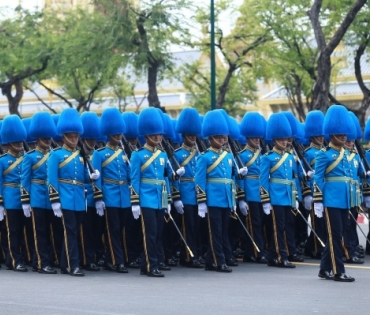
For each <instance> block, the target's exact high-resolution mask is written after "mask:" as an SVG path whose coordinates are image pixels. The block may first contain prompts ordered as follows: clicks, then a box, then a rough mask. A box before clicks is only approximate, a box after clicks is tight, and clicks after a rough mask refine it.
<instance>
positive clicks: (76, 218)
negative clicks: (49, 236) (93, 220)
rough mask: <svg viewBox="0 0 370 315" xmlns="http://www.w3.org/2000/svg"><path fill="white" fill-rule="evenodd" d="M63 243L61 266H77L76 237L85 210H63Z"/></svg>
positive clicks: (71, 267)
mask: <svg viewBox="0 0 370 315" xmlns="http://www.w3.org/2000/svg"><path fill="white" fill-rule="evenodd" d="M62 212H63V216H62V222H63V228H64V243H63V249H62V258H61V262H60V267H61V268H68V269H70V270H73V269H75V268H78V267H79V251H78V238H79V231H80V225H81V223H82V221H83V217H84V215H85V211H73V210H63V211H62Z"/></svg>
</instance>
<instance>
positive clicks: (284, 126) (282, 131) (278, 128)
mask: <svg viewBox="0 0 370 315" xmlns="http://www.w3.org/2000/svg"><path fill="white" fill-rule="evenodd" d="M291 136H292V128H291V127H290V123H289V120H288V118H287V117H286V115H285V114H284V113H276V114H272V115H271V116H270V118H269V120H268V121H267V125H266V139H267V140H273V139H280V138H290V137H291Z"/></svg>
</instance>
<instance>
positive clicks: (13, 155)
mask: <svg viewBox="0 0 370 315" xmlns="http://www.w3.org/2000/svg"><path fill="white" fill-rule="evenodd" d="M22 152H23V151H22ZM22 152H19V153H18V154H14V153H12V152H10V150H9V151H8V152H7V153H8V154H9V155H10V156H12V157H15V158H16V159H18V158H20V157H21V156H23V154H24V153H22Z"/></svg>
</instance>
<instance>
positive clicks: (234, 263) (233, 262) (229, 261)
mask: <svg viewBox="0 0 370 315" xmlns="http://www.w3.org/2000/svg"><path fill="white" fill-rule="evenodd" d="M226 265H227V266H231V267H237V266H238V262H237V261H236V260H235V259H233V258H231V259H226Z"/></svg>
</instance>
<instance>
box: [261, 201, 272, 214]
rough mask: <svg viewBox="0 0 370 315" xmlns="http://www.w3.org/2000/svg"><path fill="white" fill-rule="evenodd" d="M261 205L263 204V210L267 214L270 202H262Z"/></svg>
mask: <svg viewBox="0 0 370 315" xmlns="http://www.w3.org/2000/svg"><path fill="white" fill-rule="evenodd" d="M262 206H263V212H264V213H265V214H267V215H269V214H270V212H271V203H264V204H263V205H262Z"/></svg>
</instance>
